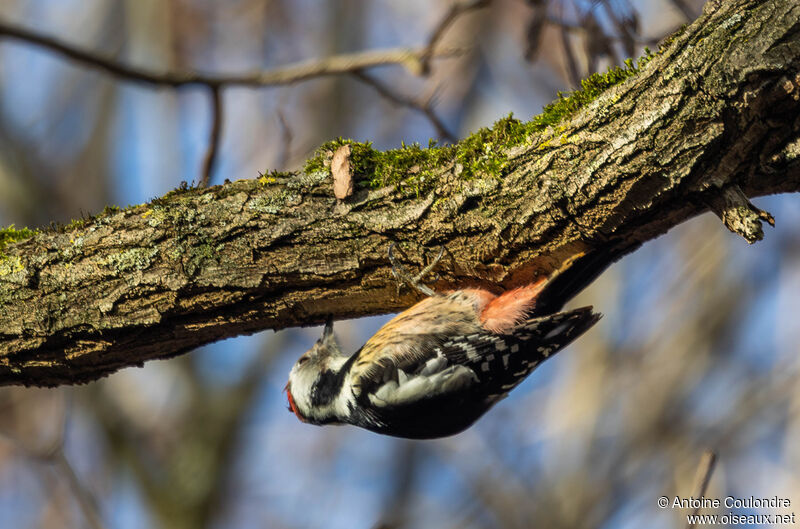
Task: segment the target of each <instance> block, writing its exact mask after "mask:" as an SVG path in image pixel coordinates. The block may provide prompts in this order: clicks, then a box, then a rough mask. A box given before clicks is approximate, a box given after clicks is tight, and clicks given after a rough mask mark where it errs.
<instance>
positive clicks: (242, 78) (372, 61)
mask: <svg viewBox="0 0 800 529" xmlns="http://www.w3.org/2000/svg"><path fill="white" fill-rule="evenodd" d="M2 37H6V38H10V39H15V40H19V41H22V42H27V43H29V44H35V45H37V46H41V47H43V48H46V49H48V50H50V51H52V52H55V53H57V54H59V55H62V56H65V57H68V58H70V59H73V60H75V61H77V62H79V63H81V64H83V65H85V66H89V67H92V68H96V69H99V70H103V71H105V72H106V73H109V74H111V75H114V76H117V77H120V78H123V79H127V80H129V81H135V82H140V83H146V84H151V85H158V86H172V87H179V86H185V85H192V84H195V85H206V86H212V87H213V86H223V85H237V86H274V85H282V84H289V83H296V82H299V81H305V80H308V79H312V78H316V77H323V76H329V75H339V74H343V73H348V72H352V71H354V70H361V69H364V68H373V67H376V66H385V65H390V64H400V65H403V66H405V67H406V68H407V69H409V70H410V71H412V72H413V73H420V72H421V71H422V69H423V56H424V57H425V61H430V59H431V58H433V57H452V56H454V55H457V54H459V53H461V51H462V50H454V49H449V50H443V51H440V52H436V53H435V54H432V52H431V50H430V46H428V47H425V48H423V49H421V50H418V49H417V50H415V49H410V48H393V49H385V50H370V51H362V52H358V53H351V54H344V55H334V56H332V57H326V58H324V59H316V60H311V61H304V62H299V63H295V64H289V65H286V66H283V67H280V68H275V69H273V70H264V71H254V72H250V73H244V74H234V75H213V74H202V73H197V72H189V71H178V72H156V71H153V70H149V69H147V68H140V67H136V66H128V65H125V64H122V63H120V62H118V61H116V60H113V59H109V58H107V57H103V56H102V55H99V54H97V53H94V52H91V51H86V50H81V49H79V48H77V47H74V46H72V45H71V44H68V43H65V42H64V41H61V40H59V39H56V38H53V37H47V36H44V35H41V34H39V33H36V32H33V31H30V30H27V29H22V28H18V27H14V26H12V25H9V24H7V23H5V22H0V38H2Z"/></svg>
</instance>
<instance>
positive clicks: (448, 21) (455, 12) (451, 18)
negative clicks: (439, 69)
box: [419, 0, 491, 75]
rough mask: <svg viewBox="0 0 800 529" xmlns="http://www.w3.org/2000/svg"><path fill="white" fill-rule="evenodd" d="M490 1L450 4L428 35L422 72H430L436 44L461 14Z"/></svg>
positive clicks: (421, 58)
mask: <svg viewBox="0 0 800 529" xmlns="http://www.w3.org/2000/svg"><path fill="white" fill-rule="evenodd" d="M490 3H491V0H461V1H459V2H456V3H454V4H453V5H451V6H450V9H448V10H447V13H445V15H444V16H443V17H442V19H441V20H440V21H439V23H438V24H437V25H436V27H435V28H434V29H433V32H432V33H431V36H430V37H428V44H427V46H425V49H424V50H423V51H422V53H421V54H420V55H419V62H420V65H421V67H422V68H421V72H422V74H423V75H428V74H429V73H430V61H431V59H432V58H433V56H434V52H435V50H436V46H437V45H438V44H439V41H440V40H442V37H443V36H444V34H445V32H446V31H447V30H448V29H450V26H452V25H453V24H454V23H455V21H456V20H458V18H459V17H460V16H461V15H464V14H466V13H469V12H470V11H475V10H478V9H482V8H484V7H486V6H488V5H489V4H490Z"/></svg>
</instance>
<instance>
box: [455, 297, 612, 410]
mask: <svg viewBox="0 0 800 529" xmlns="http://www.w3.org/2000/svg"><path fill="white" fill-rule="evenodd" d="M599 319H600V314H596V313H594V312H592V307H583V308H580V309H575V310H572V311H568V312H559V313H556V314H550V315H548V316H542V317H538V318H532V319H530V320H527V321H525V322H523V323H522V324H520V325H519V326H518V327H517V328H516V329H515V330H514V333H513V334H488V333H485V334H484V333H481V334H473V335H469V336H462V337H457V338H454V339H452V340H449V341H448V342H446V343H444V344H442V350H443V353H444V355H445V357H446V358H447V359H448V360H449V362H451V363H458V364H461V365H463V366H466V367H469V368H470V369H471V370H472V371H473V372H474V373H475V374H476V376H477V378H478V381H479V383H480V385H481V391H482V392H483V393H484V394H485V395H486V396H487V397H489V398H492V399H495V400H499V399H500V398H503V397H505V396H506V394H507V393H508V392H509V391H511V390H512V389H513V388H514V387H516V386H517V385H518V384H519V383H520V382H522V381H523V380H524V379H525V377H527V376H528V375H529V374H530V373H531V372H532V371H533V370H534V369H535V368H536V367H537V366H538V365H539V364H541V363H542V362H543V361H544V360H546V359H547V358H549V357H550V356H552V355H554V354H555V353H557V352H558V351H560V350H561V349H563V348H564V347H566V346H567V345H569V344H570V343H571V342H572V341H573V340H574V339H575V338H577V337H578V336H580V335H581V334H583V333H584V332H586V331H587V330H588V329H589V328H590V327H591V326H593V325H594V324H595V323H597V321H598V320H599Z"/></svg>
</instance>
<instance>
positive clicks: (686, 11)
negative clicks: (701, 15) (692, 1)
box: [670, 0, 697, 21]
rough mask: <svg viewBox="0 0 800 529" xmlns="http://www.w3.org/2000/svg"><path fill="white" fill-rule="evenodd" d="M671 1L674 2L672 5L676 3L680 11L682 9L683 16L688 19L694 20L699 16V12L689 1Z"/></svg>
mask: <svg viewBox="0 0 800 529" xmlns="http://www.w3.org/2000/svg"><path fill="white" fill-rule="evenodd" d="M670 1H671V2H672V5H674V6H675V7H676V8H677V9H678V11H680V12H681V13H682V14H683V16H684V17H686V20H688V21H692V20H694V19H695V18H697V13H695V12H694V9H693V8H692V6H690V5H689V3H688V2H686V0H670Z"/></svg>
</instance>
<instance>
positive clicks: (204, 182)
mask: <svg viewBox="0 0 800 529" xmlns="http://www.w3.org/2000/svg"><path fill="white" fill-rule="evenodd" d="M209 90H210V94H209V96H210V98H211V131H210V132H209V135H208V147H206V154H205V156H204V157H203V169H202V172H201V173H200V184H199V186H200V187H208V183H209V182H210V181H211V172H212V171H213V170H214V164H215V162H216V160H217V153H218V152H219V140H220V136H221V135H222V120H223V117H224V116H223V111H222V96H221V94H220V91H221V89H220V87H219V86H217V85H212V86H211V87H210V89H209Z"/></svg>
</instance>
